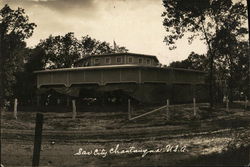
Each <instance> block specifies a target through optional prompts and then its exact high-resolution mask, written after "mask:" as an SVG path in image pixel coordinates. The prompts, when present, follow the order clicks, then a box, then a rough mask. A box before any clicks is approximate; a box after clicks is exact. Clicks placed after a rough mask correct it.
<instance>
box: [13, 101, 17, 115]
mask: <svg viewBox="0 0 250 167" xmlns="http://www.w3.org/2000/svg"><path fill="white" fill-rule="evenodd" d="M14 118H15V119H17V98H15V100H14Z"/></svg>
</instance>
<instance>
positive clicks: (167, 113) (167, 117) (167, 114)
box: [166, 99, 169, 120]
mask: <svg viewBox="0 0 250 167" xmlns="http://www.w3.org/2000/svg"><path fill="white" fill-rule="evenodd" d="M166 119H167V120H169V99H167V106H166Z"/></svg>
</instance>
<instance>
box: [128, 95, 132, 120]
mask: <svg viewBox="0 0 250 167" xmlns="http://www.w3.org/2000/svg"><path fill="white" fill-rule="evenodd" d="M130 110H131V104H130V99H128V119H129V120H130V119H131V111H130Z"/></svg>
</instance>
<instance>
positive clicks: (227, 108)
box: [226, 96, 229, 112]
mask: <svg viewBox="0 0 250 167" xmlns="http://www.w3.org/2000/svg"><path fill="white" fill-rule="evenodd" d="M226 110H227V112H229V99H228V96H227V97H226Z"/></svg>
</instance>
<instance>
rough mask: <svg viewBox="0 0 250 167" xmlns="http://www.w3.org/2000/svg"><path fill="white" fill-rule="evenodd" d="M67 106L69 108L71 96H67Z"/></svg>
mask: <svg viewBox="0 0 250 167" xmlns="http://www.w3.org/2000/svg"><path fill="white" fill-rule="evenodd" d="M67 106H69V96H68V95H67Z"/></svg>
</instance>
